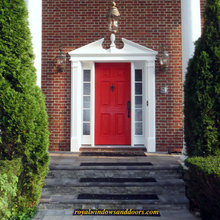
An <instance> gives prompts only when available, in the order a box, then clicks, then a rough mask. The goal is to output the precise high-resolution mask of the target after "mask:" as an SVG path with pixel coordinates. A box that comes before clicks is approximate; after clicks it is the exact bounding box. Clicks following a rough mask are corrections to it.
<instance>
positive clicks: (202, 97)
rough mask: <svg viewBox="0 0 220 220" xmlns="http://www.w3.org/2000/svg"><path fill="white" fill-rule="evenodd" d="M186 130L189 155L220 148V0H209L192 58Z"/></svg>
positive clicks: (206, 153)
mask: <svg viewBox="0 0 220 220" xmlns="http://www.w3.org/2000/svg"><path fill="white" fill-rule="evenodd" d="M184 93H185V96H184V97H185V98H184V115H185V118H184V134H185V142H186V150H187V154H188V156H208V155H216V154H218V153H219V151H220V150H219V149H220V117H219V116H220V111H219V109H220V1H219V0H207V5H206V9H205V23H204V29H203V33H202V36H201V38H200V39H199V40H198V41H197V42H196V44H195V53H194V56H193V58H192V59H191V60H190V61H189V65H188V70H187V74H186V81H185V86H184Z"/></svg>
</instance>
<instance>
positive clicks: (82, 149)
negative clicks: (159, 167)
mask: <svg viewBox="0 0 220 220" xmlns="http://www.w3.org/2000/svg"><path fill="white" fill-rule="evenodd" d="M79 151H80V152H85V151H87V152H88V151H89V152H92V151H93V152H94V151H101V152H102V151H113V152H114V151H142V152H146V147H145V146H140V145H139V146H125V145H122V146H120V145H113V146H109V145H106V146H105V145H104V146H103V145H100V146H97V145H96V146H81V147H80V150H79Z"/></svg>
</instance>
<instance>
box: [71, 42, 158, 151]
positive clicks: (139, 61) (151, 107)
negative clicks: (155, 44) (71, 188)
mask: <svg viewBox="0 0 220 220" xmlns="http://www.w3.org/2000/svg"><path fill="white" fill-rule="evenodd" d="M103 41H104V39H100V40H98V41H95V42H93V43H91V44H88V45H86V46H83V47H81V48H78V49H76V50H73V51H71V52H69V55H70V61H71V152H78V151H79V148H80V147H81V145H82V75H83V74H82V73H83V69H84V68H90V71H91V104H92V106H91V111H92V113H91V133H90V135H91V137H90V140H91V141H90V143H91V145H92V146H94V130H95V129H94V124H95V123H94V119H95V118H94V112H95V106H94V103H95V102H94V99H95V89H94V85H95V62H130V63H131V82H132V87H131V90H132V92H131V96H132V100H133V101H132V106H131V107H132V129H131V130H132V134H131V145H132V146H134V145H135V132H134V90H135V89H134V72H135V68H139V66H140V65H141V66H142V73H143V85H144V86H143V93H144V96H143V106H144V107H143V111H144V117H143V118H144V122H145V123H144V124H145V128H144V136H143V140H144V145H145V146H146V147H147V152H155V151H156V131H155V129H156V126H155V59H156V55H157V52H156V51H153V50H151V49H149V48H146V47H144V46H141V45H139V44H136V43H134V42H132V41H129V40H126V39H122V41H123V43H124V47H123V48H122V49H117V48H116V47H111V48H110V49H108V50H106V49H104V48H103V47H102V43H103ZM132 79H133V80H132Z"/></svg>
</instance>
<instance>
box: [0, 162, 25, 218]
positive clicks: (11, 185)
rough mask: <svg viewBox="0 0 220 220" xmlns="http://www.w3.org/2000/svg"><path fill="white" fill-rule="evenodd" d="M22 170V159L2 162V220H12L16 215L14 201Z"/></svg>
mask: <svg viewBox="0 0 220 220" xmlns="http://www.w3.org/2000/svg"><path fill="white" fill-rule="evenodd" d="M21 168H22V165H21V160H20V159H16V160H12V161H8V160H5V161H0V219H2V220H7V219H11V218H12V217H13V215H14V214H15V213H14V211H15V209H16V205H15V203H14V200H15V198H16V194H17V183H18V177H19V176H20V174H21Z"/></svg>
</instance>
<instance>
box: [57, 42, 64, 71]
mask: <svg viewBox="0 0 220 220" xmlns="http://www.w3.org/2000/svg"><path fill="white" fill-rule="evenodd" d="M56 60H57V70H58V72H65V69H66V54H64V52H63V47H62V45H60V48H59V52H58V54H57V56H56Z"/></svg>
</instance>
